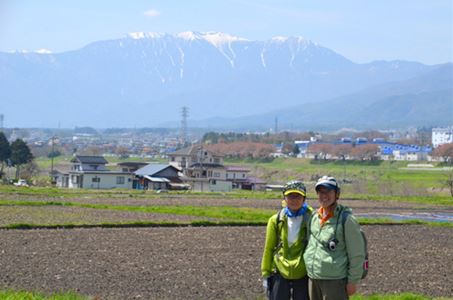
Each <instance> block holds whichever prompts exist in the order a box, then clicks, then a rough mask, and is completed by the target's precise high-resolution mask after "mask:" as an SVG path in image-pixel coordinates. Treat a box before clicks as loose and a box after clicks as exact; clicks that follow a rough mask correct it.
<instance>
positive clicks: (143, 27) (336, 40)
mask: <svg viewBox="0 0 453 300" xmlns="http://www.w3.org/2000/svg"><path fill="white" fill-rule="evenodd" d="M134 31H145V32H148V31H154V32H166V33H178V32H182V31H200V32H205V31H221V32H226V33H229V34H232V35H237V36H240V37H244V38H247V39H251V40H265V39H269V38H271V37H273V36H277V35H281V36H303V37H305V38H307V39H310V40H312V41H314V42H317V43H319V44H321V45H323V46H325V47H328V48H330V49H332V50H334V51H336V52H338V53H340V54H342V55H344V56H346V57H347V58H349V59H351V60H353V61H355V62H369V61H372V60H380V59H384V60H393V59H405V60H412V61H419V62H422V63H425V64H436V63H444V62H451V61H453V1H452V0H410V1H409V0H342V1H325V0H310V1H305V0H297V1H292V0H276V1H266V0H215V1H208V0H191V1H172V0H165V1H150V0H148V1H144V0H131V1H106V0H91V1H89V0H63V1H57V0H52V1H51V0H39V1H37V0H0V51H11V50H38V49H43V48H45V49H49V50H51V51H52V52H63V51H68V50H75V49H78V48H81V47H83V46H84V45H86V44H88V43H90V42H93V41H98V40H106V39H115V38H121V37H123V36H125V35H126V34H127V33H128V32H134Z"/></svg>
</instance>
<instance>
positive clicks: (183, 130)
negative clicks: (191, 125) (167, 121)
mask: <svg viewBox="0 0 453 300" xmlns="http://www.w3.org/2000/svg"><path fill="white" fill-rule="evenodd" d="M188 116H189V108H188V107H187V106H183V107H182V109H181V128H180V130H181V132H180V142H181V144H182V147H185V146H186V143H187V117H188Z"/></svg>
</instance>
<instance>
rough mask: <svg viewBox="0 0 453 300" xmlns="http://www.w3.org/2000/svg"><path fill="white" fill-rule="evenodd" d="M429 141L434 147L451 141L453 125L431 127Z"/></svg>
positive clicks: (452, 139)
mask: <svg viewBox="0 0 453 300" xmlns="http://www.w3.org/2000/svg"><path fill="white" fill-rule="evenodd" d="M431 142H432V144H433V147H434V148H437V147H438V146H440V145H442V144H448V143H453V126H450V127H445V128H433V130H432V136H431Z"/></svg>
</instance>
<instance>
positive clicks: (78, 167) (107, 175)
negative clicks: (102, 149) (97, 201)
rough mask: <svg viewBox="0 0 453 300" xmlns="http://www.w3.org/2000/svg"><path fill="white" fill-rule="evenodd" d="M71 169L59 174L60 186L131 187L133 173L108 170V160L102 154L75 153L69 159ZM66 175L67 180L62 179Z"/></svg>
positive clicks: (88, 187) (89, 187) (92, 187)
mask: <svg viewBox="0 0 453 300" xmlns="http://www.w3.org/2000/svg"><path fill="white" fill-rule="evenodd" d="M70 162H71V169H70V171H69V172H68V173H67V174H63V173H62V174H58V175H61V176H62V178H63V180H62V181H58V178H57V184H58V182H62V185H61V186H62V187H64V186H66V184H67V187H68V188H85V189H112V188H125V189H130V188H132V179H133V174H132V173H130V172H123V171H122V170H109V169H108V168H107V167H106V165H107V164H108V161H107V160H105V158H104V157H102V156H81V155H76V156H74V157H73V158H72V159H71V161H70ZM66 176H67V178H68V180H67V181H66V179H64V178H65V177H66Z"/></svg>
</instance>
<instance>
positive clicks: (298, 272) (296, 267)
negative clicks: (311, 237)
mask: <svg viewBox="0 0 453 300" xmlns="http://www.w3.org/2000/svg"><path fill="white" fill-rule="evenodd" d="M312 211H313V209H312V208H311V207H308V209H307V212H306V213H305V215H304V216H303V220H302V223H301V225H300V230H299V237H298V239H297V240H296V242H295V243H294V244H292V245H291V246H289V245H288V223H287V220H288V217H287V216H286V215H285V214H282V215H283V218H282V220H281V222H280V224H279V225H278V227H279V229H280V231H281V233H280V239H281V241H282V246H281V247H280V249H279V250H278V252H277V253H276V254H275V255H274V249H275V247H276V246H277V244H278V243H279V241H277V230H278V229H277V218H278V215H279V214H278V213H277V214H275V215H273V216H272V217H270V219H269V221H268V223H267V229H266V243H265V245H264V253H263V259H262V261H261V275H262V276H263V277H267V276H269V275H271V274H272V272H273V271H274V270H275V269H277V270H278V272H279V273H280V275H281V276H282V277H284V278H286V279H300V278H303V277H305V276H306V275H307V271H306V270H305V263H304V260H303V257H302V254H303V252H304V250H305V247H306V242H307V239H306V232H307V223H308V220H309V218H310V215H311V213H312Z"/></svg>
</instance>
